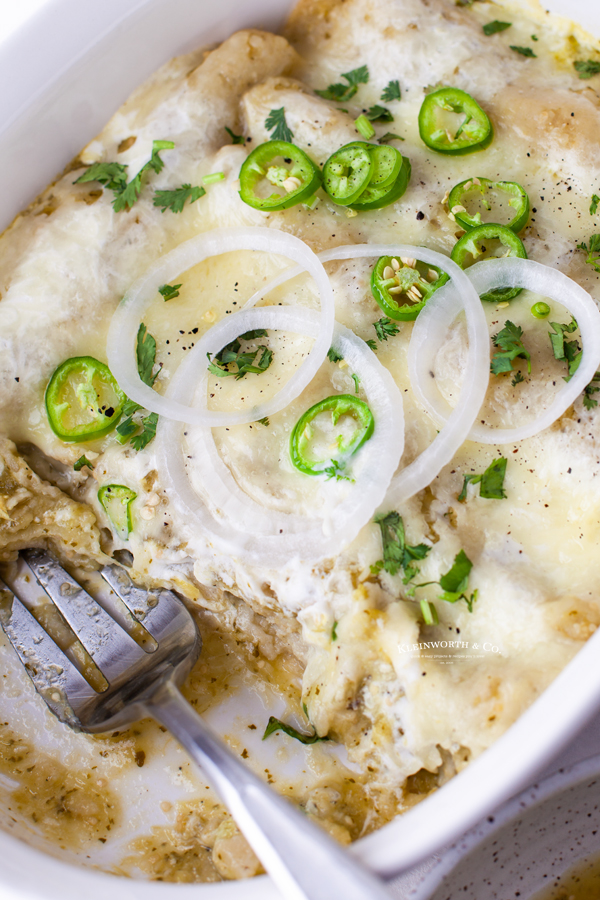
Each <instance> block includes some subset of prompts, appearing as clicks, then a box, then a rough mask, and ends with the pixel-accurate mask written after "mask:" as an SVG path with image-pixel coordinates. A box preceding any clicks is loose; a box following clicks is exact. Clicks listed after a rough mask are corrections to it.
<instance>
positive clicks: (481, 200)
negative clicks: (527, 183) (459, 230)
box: [448, 178, 529, 233]
mask: <svg viewBox="0 0 600 900" xmlns="http://www.w3.org/2000/svg"><path fill="white" fill-rule="evenodd" d="M478 206H479V207H483V209H484V210H486V212H487V213H488V218H489V222H495V223H498V224H502V225H504V226H505V227H506V228H510V230H511V231H514V232H515V233H517V232H519V231H522V230H523V228H525V226H526V225H527V222H528V221H529V197H528V195H527V191H526V190H525V189H524V188H522V187H521V185H520V184H517V182H516V181H490V179H489V178H467V179H466V181H461V182H460V184H457V185H455V186H454V187H453V188H452V190H451V191H450V196H449V197H448V209H449V210H450V212H451V213H452V215H453V216H454V218H455V219H456V221H457V222H458V224H459V225H461V226H462V227H463V228H464V229H465V231H470V230H471V229H472V228H476V227H477V226H478V225H487V224H489V222H484V221H483V220H482V215H485V213H482V212H481V209H477V208H476V207H478ZM501 219H506V221H501Z"/></svg>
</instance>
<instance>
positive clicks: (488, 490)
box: [458, 456, 507, 503]
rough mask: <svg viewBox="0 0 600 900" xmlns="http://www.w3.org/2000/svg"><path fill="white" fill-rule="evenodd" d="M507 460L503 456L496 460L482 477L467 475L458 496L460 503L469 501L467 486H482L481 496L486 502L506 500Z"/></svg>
mask: <svg viewBox="0 0 600 900" xmlns="http://www.w3.org/2000/svg"><path fill="white" fill-rule="evenodd" d="M506 463H507V460H506V459H505V458H504V457H503V456H501V457H500V458H499V459H495V460H494V461H493V462H491V463H490V465H489V466H488V467H487V469H486V470H485V472H482V474H481V475H465V476H464V482H463V488H462V491H461V492H460V494H459V495H458V501H459V503H464V502H465V500H466V499H467V485H468V484H480V485H481V487H480V488H479V496H480V497H483V498H484V499H485V500H505V499H506V491H505V490H504V476H505V475H506Z"/></svg>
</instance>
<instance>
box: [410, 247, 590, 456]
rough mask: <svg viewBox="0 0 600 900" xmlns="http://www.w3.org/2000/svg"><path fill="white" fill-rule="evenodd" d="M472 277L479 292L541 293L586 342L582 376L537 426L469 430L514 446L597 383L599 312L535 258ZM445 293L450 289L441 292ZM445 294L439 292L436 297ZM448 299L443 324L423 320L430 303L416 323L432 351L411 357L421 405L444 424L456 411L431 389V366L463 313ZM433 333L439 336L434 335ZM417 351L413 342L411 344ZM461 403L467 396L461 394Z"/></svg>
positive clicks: (506, 262)
mask: <svg viewBox="0 0 600 900" xmlns="http://www.w3.org/2000/svg"><path fill="white" fill-rule="evenodd" d="M467 275H468V277H469V278H470V280H471V281H472V283H473V286H474V288H475V290H476V291H477V293H478V294H483V293H484V292H486V291H490V290H492V289H496V288H504V287H523V288H526V289H527V290H530V291H535V293H536V294H541V295H542V296H544V297H549V298H550V299H551V300H554V301H555V302H556V303H560V304H561V305H562V306H564V307H565V309H567V310H568V312H570V313H571V315H572V316H574V317H575V318H576V319H577V324H578V325H579V330H580V334H581V337H582V343H583V355H582V357H581V362H580V364H579V367H578V369H577V372H576V373H575V375H573V377H572V378H571V380H570V381H568V382H566V383H565V384H564V386H563V387H562V388H561V389H560V391H559V392H558V393H557V394H556V396H555V397H554V400H553V401H552V403H551V404H550V406H549V407H548V408H547V409H546V410H545V411H544V412H542V414H541V415H539V416H537V418H535V419H534V420H533V421H532V422H528V423H527V424H526V425H521V426H519V427H518V428H493V427H490V426H487V425H475V426H474V427H473V428H472V429H471V430H470V432H469V439H470V440H473V441H479V442H480V443H483V444H513V443H516V442H517V441H522V440H524V439H525V438H529V437H533V436H534V435H535V434H538V433H539V432H540V431H543V430H544V429H546V428H549V427H550V425H552V424H553V422H555V421H556V420H557V419H558V418H559V417H560V416H561V415H562V414H563V413H564V412H565V411H566V410H567V409H568V408H569V407H570V406H571V405H572V404H573V403H574V402H575V400H576V399H577V397H578V396H579V395H580V394H581V392H582V391H583V389H584V388H585V387H586V386H587V385H588V384H589V382H590V381H591V380H592V378H593V376H594V374H595V372H596V370H597V369H598V367H599V366H600V312H599V311H598V308H597V306H596V304H595V302H594V300H593V299H592V298H591V297H590V295H589V294H588V293H587V291H585V290H584V289H583V288H582V287H580V286H579V285H578V284H576V283H575V282H574V281H573V280H572V279H571V278H569V277H568V276H567V275H565V274H564V273H562V272H559V271H558V270H557V269H553V268H551V267H550V266H545V265H543V264H542V263H539V262H535V261H534V260H532V259H518V258H515V257H506V258H505V259H494V260H483V261H482V262H479V263H477V264H476V265H474V266H471V267H470V268H469V269H468V270H467ZM441 290H445V288H442V289H441ZM438 293H440V292H439V291H437V292H436V294H434V297H435V296H437V294H438ZM443 299H444V301H445V302H444V313H443V315H444V323H446V324H445V325H444V324H443V323H442V324H441V325H440V326H439V327H437V328H436V329H432V328H431V326H430V328H429V329H427V327H426V326H427V325H428V323H427V322H426V320H425V319H422V316H423V315H424V313H426V312H427V309H428V307H429V303H428V304H426V307H425V310H424V311H423V313H421V315H420V316H419V318H418V319H417V324H416V326H415V330H414V332H413V340H418V341H419V345H420V346H421V347H423V346H426V347H427V353H426V357H425V354H424V356H423V358H421V359H419V358H418V357H417V356H416V355H415V354H414V353H413V354H412V356H409V368H410V374H411V382H412V386H413V390H414V391H415V394H416V395H417V397H418V399H419V401H420V402H421V403H422V404H423V406H424V407H425V408H426V409H427V411H428V412H429V413H430V414H431V416H432V417H433V418H434V420H435V421H436V422H438V423H440V424H444V423H445V422H446V421H448V418H449V416H452V415H454V411H453V410H452V408H451V407H450V406H449V404H448V403H447V402H446V401H445V400H444V399H443V398H442V397H441V395H440V394H439V392H437V391H435V393H434V392H432V391H428V390H427V386H430V387H431V386H432V384H431V383H432V382H433V379H431V378H430V377H428V371H429V369H430V367H431V365H430V363H431V360H432V358H433V355H434V354H435V351H436V350H437V349H438V348H439V345H440V340H439V337H440V334H441V331H442V329H443V328H444V327H447V325H449V324H450V323H451V322H452V320H453V319H454V318H455V317H456V316H457V315H458V313H459V312H460V310H461V301H460V299H459V297H458V295H456V294H454V293H453V292H451V291H450V292H448V294H447V295H446V296H445V297H444V298H443ZM434 331H435V332H436V333H434ZM411 350H412V343H411ZM461 399H462V396H461Z"/></svg>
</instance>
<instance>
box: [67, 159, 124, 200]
mask: <svg viewBox="0 0 600 900" xmlns="http://www.w3.org/2000/svg"><path fill="white" fill-rule="evenodd" d="M89 181H97V182H98V183H99V184H103V185H104V186H105V187H107V188H108V189H109V190H111V191H114V192H115V193H116V194H118V193H119V192H120V191H122V190H123V188H124V187H125V185H126V184H127V165H126V164H123V163H115V162H109V163H101V162H98V163H93V164H92V165H91V166H89V168H87V169H86V170H85V172H84V173H83V175H80V177H79V178H77V179H76V181H74V182H73V184H85V183H86V182H89Z"/></svg>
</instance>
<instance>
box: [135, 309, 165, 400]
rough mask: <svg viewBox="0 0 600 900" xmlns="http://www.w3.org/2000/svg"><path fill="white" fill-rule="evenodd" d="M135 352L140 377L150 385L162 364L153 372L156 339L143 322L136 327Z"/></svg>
mask: <svg viewBox="0 0 600 900" xmlns="http://www.w3.org/2000/svg"><path fill="white" fill-rule="evenodd" d="M136 354H137V365H138V372H139V374H140V378H141V379H142V381H143V382H144V384H147V385H148V386H149V387H152V385H153V384H154V382H155V381H156V376H157V375H158V373H159V372H160V370H161V369H162V366H159V367H158V369H157V370H156V372H154V374H153V369H154V364H155V362H156V341H155V340H154V338H153V337H152V335H151V334H150V332H149V331H148V330H147V329H146V326H145V325H144V323H143V322H142V323H141V324H140V327H139V328H138V333H137V346H136Z"/></svg>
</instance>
